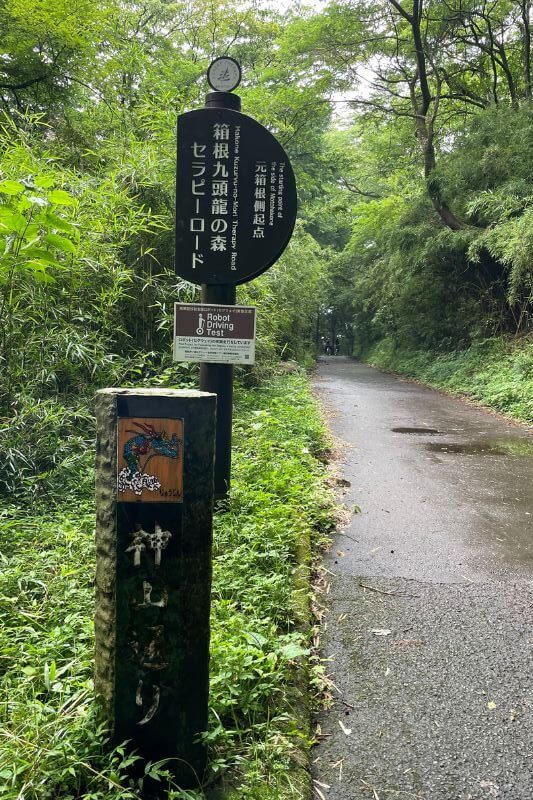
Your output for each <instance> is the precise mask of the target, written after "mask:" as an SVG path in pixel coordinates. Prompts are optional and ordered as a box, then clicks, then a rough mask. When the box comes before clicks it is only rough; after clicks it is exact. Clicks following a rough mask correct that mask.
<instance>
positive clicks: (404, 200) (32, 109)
mask: <svg viewBox="0 0 533 800" xmlns="http://www.w3.org/2000/svg"><path fill="white" fill-rule="evenodd" d="M282 6H284V7H285V8H286V9H287V10H286V11H281V10H280V8H281V7H282ZM530 14H531V3H530V1H529V0H490V2H489V0H475V1H474V0H384V2H378V0H342V2H335V1H333V2H330V3H328V4H320V7H318V6H317V4H316V3H315V4H312V5H310V6H309V7H306V6H305V4H301V3H296V2H294V3H291V2H289V0H287V2H286V3H285V4H283V3H281V2H272V3H264V2H261V1H260V0H245V1H244V2H236V1H235V0H220V2H216V3H214V2H212V0H176V1H175V2H174V1H173V0H144V2H142V3H138V2H134V0H103V2H100V3H94V2H90V1H89V0H76V2H74V0H6V2H4V3H1V4H0V30H1V31H2V52H1V53H0V451H1V452H2V458H1V459H0V495H1V496H2V497H3V498H4V499H6V498H9V500H8V501H6V505H5V508H4V509H3V510H2V512H1V518H0V520H1V526H2V540H1V541H2V546H1V558H2V562H3V565H4V566H5V570H3V574H2V577H1V580H2V582H3V583H2V589H1V593H0V594H1V596H0V602H1V603H2V605H3V607H4V610H5V614H4V617H5V620H6V623H5V627H4V629H3V632H2V633H1V634H0V635H1V636H2V637H4V638H3V639H2V642H1V648H0V657H1V660H2V661H1V668H2V675H3V679H2V680H3V681H4V683H3V684H2V688H3V691H4V692H5V698H6V699H5V702H3V704H2V705H1V707H0V711H1V715H2V718H1V721H2V725H3V728H2V731H3V733H2V735H3V737H4V739H3V742H2V750H3V753H4V754H5V758H4V761H3V762H2V765H1V768H0V782H3V783H1V784H0V785H2V791H3V793H4V794H6V796H7V797H13V798H21V800H22V797H35V798H43V800H44V798H46V797H47V796H50V797H58V796H61V797H64V798H65V800H66V798H68V797H85V798H86V800H89V798H92V800H103V798H105V797H120V796H123V797H127V796H128V791H129V789H124V788H121V787H123V786H124V785H125V778H124V769H125V767H126V766H127V758H126V757H125V756H124V753H123V752H118V751H117V752H116V753H115V754H114V755H113V757H112V763H111V762H110V761H109V759H108V758H107V757H106V756H103V755H102V747H103V741H104V738H105V733H104V732H103V731H102V730H100V729H98V728H95V723H94V720H93V718H92V716H91V715H92V713H93V712H92V711H91V708H92V706H91V697H92V695H91V692H92V685H91V680H90V669H91V666H90V655H89V653H90V645H91V637H92V629H91V624H90V614H89V613H86V612H87V609H88V608H89V605H90V586H89V584H88V583H87V580H88V576H90V575H91V574H92V573H91V570H90V569H88V568H87V565H88V564H90V563H91V560H92V558H93V554H92V545H91V541H90V540H91V535H90V534H91V529H92V521H91V520H92V510H91V506H90V503H91V501H90V499H89V498H91V496H92V464H91V462H92V447H93V445H92V440H93V434H94V430H93V420H92V413H91V410H92V397H93V395H94V391H95V390H96V389H97V388H99V387H101V386H104V385H112V384H121V385H132V384H133V385H135V384H137V383H142V384H150V385H158V384H162V385H172V386H195V385H196V383H197V372H196V367H195V366H191V365H187V364H173V362H172V360H171V325H172V304H173V302H174V301H176V300H191V299H193V298H196V297H197V296H198V295H197V292H198V290H197V288H196V287H194V286H192V285H191V284H187V283H185V282H184V281H181V280H180V279H179V278H177V277H176V275H175V273H174V269H173V263H174V253H173V213H174V212H173V209H174V172H175V149H176V142H175V130H176V116H177V114H178V113H180V112H182V111H185V110H189V109H192V108H195V107H198V106H200V105H202V103H203V96H204V93H205V92H206V90H207V85H206V81H205V70H206V68H207V66H208V64H209V62H210V61H211V59H212V58H214V57H215V56H219V55H221V54H224V53H229V54H230V55H232V56H233V57H235V58H237V59H238V60H239V61H240V62H241V63H242V65H243V71H244V82H243V85H242V87H240V89H239V94H240V95H241V96H242V100H243V108H244V110H245V111H246V112H248V113H249V114H251V115H253V116H255V117H256V118H257V119H258V120H260V121H261V122H263V123H264V124H266V125H268V126H269V128H270V129H271V130H272V131H273V132H274V133H275V134H276V136H277V137H278V138H279V139H280V141H281V142H282V144H283V145H284V146H285V148H286V149H287V151H288V153H289V156H290V158H291V160H292V162H293V164H294V167H295V171H296V176H297V182H298V189H299V220H298V223H297V226H296V230H295V235H294V237H293V239H292V242H291V244H290V246H289V248H288V249H287V251H286V253H285V254H284V256H283V258H282V259H281V260H280V261H279V263H277V264H276V265H275V266H274V267H273V268H272V269H271V270H269V271H268V272H267V273H266V274H264V275H263V276H262V277H261V278H260V279H258V280H257V281H254V282H252V283H250V284H248V285H246V286H243V287H240V288H239V294H238V299H239V300H241V301H243V302H250V303H253V304H255V305H257V306H258V313H259V326H258V329H259V340H258V348H257V349H258V354H259V359H258V364H257V365H256V367H255V368H254V369H253V370H247V371H243V372H241V373H240V374H239V379H240V381H241V385H242V386H245V387H248V389H250V388H252V389H253V391H252V399H250V397H246V396H245V395H244V394H243V395H242V396H241V400H240V402H241V412H240V417H239V421H238V424H237V430H238V434H239V443H240V448H241V450H240V452H241V456H240V460H238V462H237V469H238V479H237V482H236V484H235V490H234V494H233V498H232V504H231V506H230V510H229V512H227V513H226V514H222V515H221V516H220V517H219V519H218V531H217V535H218V540H217V542H218V544H217V547H218V550H217V584H216V593H215V595H216V623H215V632H214V648H215V649H214V663H215V671H214V679H213V697H214V711H213V717H212V724H211V728H210V732H209V734H208V735H209V738H210V744H211V747H212V752H213V754H214V761H213V765H212V767H213V770H214V771H215V772H216V771H218V772H225V771H226V768H227V767H228V766H231V767H232V768H235V767H238V768H239V770H240V773H241V777H240V780H241V787H240V789H239V790H238V791H239V794H238V796H239V797H250V798H253V797H257V798H261V800H265V798H267V797H270V796H272V797H273V798H274V797H276V798H278V797H282V796H283V793H286V794H290V793H291V792H292V789H291V788H290V786H289V785H288V782H287V780H288V779H287V773H286V772H285V767H286V764H287V758H288V754H289V753H290V751H291V749H292V742H293V741H296V740H297V739H298V737H299V736H300V734H301V732H300V731H297V730H296V729H295V728H294V726H293V725H292V723H291V720H290V718H289V716H287V715H286V714H285V713H284V712H283V713H281V714H279V715H277V714H276V711H275V707H276V704H277V702H278V700H279V698H280V696H281V695H283V694H284V692H285V688H286V686H287V681H288V677H289V675H290V674H291V670H292V669H293V664H292V661H293V657H296V656H297V654H298V653H299V652H301V651H302V640H301V637H300V636H299V634H298V633H297V632H296V631H295V629H294V618H293V616H291V611H290V604H291V602H292V599H293V598H292V599H291V586H292V584H291V581H290V578H291V575H292V572H291V571H292V570H293V568H294V559H295V549H296V547H297V543H298V539H299V537H300V536H302V535H303V536H306V535H308V533H309V530H310V528H313V526H318V527H321V526H323V525H324V524H326V521H327V518H328V513H327V512H324V509H323V507H322V505H321V503H319V504H318V506H317V504H316V502H315V494H314V493H315V492H316V491H318V489H317V474H318V473H317V468H316V465H315V462H314V461H313V459H312V458H311V455H310V453H309V452H308V451H311V453H312V452H314V451H316V450H317V449H318V448H319V447H320V446H321V445H320V432H319V430H318V428H317V427H316V424H315V422H314V421H313V413H314V412H313V410H312V406H310V405H309V401H308V399H307V398H306V397H305V393H304V392H303V389H302V386H301V383H300V382H299V380H298V379H296V378H295V379H293V380H292V382H291V381H289V382H288V383H287V382H285V383H284V384H283V385H282V387H281V388H279V386H278V385H276V386H275V387H270V388H269V389H268V390H263V389H261V388H260V387H261V386H262V385H264V381H265V380H266V381H268V380H269V379H270V378H271V377H272V374H273V372H274V371H275V365H276V363H277V362H278V360H279V359H280V358H296V359H298V360H304V359H305V357H306V355H307V354H308V352H309V350H310V349H311V348H312V347H316V348H319V347H320V342H321V339H322V338H325V337H330V338H332V337H335V336H337V335H340V336H341V337H342V340H341V341H342V344H341V350H343V351H344V352H347V353H353V352H355V353H362V354H363V355H368V354H370V357H372V358H373V359H374V360H375V361H376V362H377V363H379V364H380V365H382V366H385V367H388V368H392V369H399V370H402V371H403V372H405V373H407V374H410V375H417V376H422V377H423V378H424V379H425V380H428V381H430V382H433V383H434V384H435V385H439V386H445V387H448V388H452V389H455V390H460V391H468V392H469V393H470V394H471V395H472V396H473V397H475V398H476V399H478V400H482V401H483V402H490V403H492V404H494V405H496V406H498V407H500V408H503V409H504V410H506V411H509V412H510V413H513V414H515V415H516V416H519V417H521V418H523V419H530V418H531V414H532V413H533V411H532V409H531V394H530V392H531V376H532V374H533V372H532V370H533V366H532V364H533V361H532V355H531V346H530V345H528V344H527V341H526V338H527V337H528V336H530V335H531V330H532V326H533V321H532V314H533V259H532V256H531V253H532V248H533V233H532V230H533V227H532V223H533V193H532V191H531V185H532V179H533V158H532V151H533V137H532V134H531V131H532V129H533V126H532V123H533V99H532V94H533V89H532V76H531V69H532V67H531V19H530ZM495 336H496V337H497V338H494V337H495ZM510 337H514V338H515V341H514V342H513V343H510V341H509V339H510ZM486 340H489V341H486ZM467 348H469V349H467ZM460 351H466V352H460ZM262 382H263V383H262ZM263 391H265V392H266V393H265V394H263ZM250 442H253V445H252V444H250ZM273 454H275V458H273V457H272V456H273ZM73 508H76V509H77V511H76V513H75V514H74V512H73ZM267 511H268V518H267ZM28 515H29V516H28ZM324 515H325V516H324ZM266 534H268V535H266ZM266 538H267V539H268V542H269V546H268V549H265V547H264V542H265V539H266ZM28 558H31V560H32V565H31V569H28V568H27V562H28ZM80 564H83V568H80ZM222 572H223V573H224V579H223V580H222V578H221V575H222ZM223 641H224V646H223V645H222V642H223ZM227 642H229V645H228V646H227V649H226V644H227ZM285 699H286V698H285ZM149 769H152V767H149ZM153 769H154V770H155V771H157V769H158V768H157V767H153ZM23 786H24V787H26V789H25V790H24V791H23V790H22V789H21V787H23ZM288 786H289V788H287V787H288ZM265 787H267V788H265ZM229 791H231V789H230V790H229ZM47 793H48V794H47ZM121 793H122V794H121ZM293 794H296V796H297V790H295V792H293Z"/></svg>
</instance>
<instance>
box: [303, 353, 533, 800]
mask: <svg viewBox="0 0 533 800" xmlns="http://www.w3.org/2000/svg"><path fill="white" fill-rule="evenodd" d="M316 385H317V388H318V389H319V391H320V392H321V394H322V397H323V400H324V402H325V404H326V407H327V408H328V409H329V411H330V415H331V428H332V431H333V433H334V435H335V436H336V437H338V439H339V440H340V442H341V453H342V456H341V459H342V464H341V467H342V472H343V477H344V479H345V480H346V481H348V482H349V484H350V486H349V487H347V488H346V491H345V494H344V496H343V501H344V503H345V504H346V505H347V506H348V507H349V508H351V509H353V508H354V506H355V505H356V504H357V505H358V506H360V507H361V513H357V514H354V515H353V517H352V519H351V522H350V524H349V525H348V527H347V528H345V529H344V530H342V531H340V532H339V533H338V535H337V537H336V539H335V542H334V544H333V547H332V549H331V552H330V553H329V554H328V556H327V557H326V561H325V565H326V568H327V570H328V572H327V573H326V575H327V581H328V583H329V591H328V594H327V596H326V606H327V608H328V611H327V613H326V616H325V624H324V630H323V632H322V644H323V646H324V649H325V653H326V655H327V657H328V658H329V659H330V664H329V672H330V675H331V677H332V680H333V682H334V684H335V686H336V690H335V691H334V696H335V703H334V705H333V707H332V709H331V710H330V711H329V712H325V713H323V714H321V716H320V718H319V719H318V723H319V725H320V728H321V732H322V737H321V738H320V743H319V744H318V745H317V747H315V749H314V750H313V759H314V767H313V769H314V778H315V786H316V795H315V796H316V797H317V798H322V797H324V798H327V800H367V799H368V800H390V798H395V799H396V798H398V799H399V800H408V798H423V800H481V799H482V798H483V799H485V798H502V799H505V800H533V657H532V655H533V652H532V651H533V439H532V438H531V436H530V435H528V432H527V431H526V430H524V429H523V428H519V427H517V426H514V425H512V424H510V423H507V422H505V421H502V420H501V419H499V418H496V417H495V416H493V415H491V414H489V413H487V412H484V411H480V410H477V409H474V408H471V407H470V406H468V405H467V404H465V403H463V402H461V401H459V400H455V399H451V398H448V397H445V396H442V395H440V394H438V393H437V392H433V391H431V390H428V389H424V388H421V387H419V386H417V385H415V384H411V383H408V382H405V381H401V380H397V379H395V378H393V377H390V376H388V375H384V374H382V373H380V372H377V371H376V370H373V369H371V368H369V367H366V366H364V365H360V364H357V363H355V362H352V361H349V360H347V359H342V358H338V357H337V358H329V359H326V360H323V361H322V362H321V363H320V364H319V369H318V374H317V378H316Z"/></svg>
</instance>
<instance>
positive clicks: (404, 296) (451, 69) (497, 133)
mask: <svg viewBox="0 0 533 800" xmlns="http://www.w3.org/2000/svg"><path fill="white" fill-rule="evenodd" d="M530 29H531V20H530V3H529V2H522V1H521V0H516V1H515V2H513V1H510V0H509V1H508V0H505V1H501V2H500V1H499V0H496V2H490V3H488V2H484V1H482V0H480V1H479V2H475V3H469V2H463V0H447V1H446V2H441V0H409V2H407V0H402V2H397V1H396V0H388V2H385V3H375V2H372V0H357V1H356V2H355V1H354V2H343V3H338V4H335V3H332V4H330V5H329V6H328V7H327V8H326V10H325V11H324V13H323V14H320V15H317V16H316V17H315V18H314V19H313V20H312V21H309V22H307V21H303V22H301V23H300V31H301V35H302V39H301V41H302V43H303V45H302V46H304V47H307V52H308V55H309V58H312V59H313V61H314V63H318V64H321V65H322V66H323V68H328V69H329V70H331V72H332V74H334V75H335V78H336V80H337V81H338V82H339V85H340V86H342V87H343V88H344V91H345V97H346V98H349V99H350V103H349V105H350V107H351V108H352V109H354V110H355V116H352V117H351V118H346V119H345V122H346V124H345V126H344V127H345V129H344V130H342V131H341V130H337V131H332V133H331V134H330V137H329V146H330V148H331V150H332V153H335V154H336V156H337V157H336V159H335V161H334V162H333V163H335V164H336V179H335V180H333V181H331V183H330V186H329V187H328V191H327V193H326V196H325V197H324V198H323V199H322V204H323V209H324V212H325V213H327V214H328V215H330V214H331V213H332V212H333V213H335V214H336V218H337V225H338V231H337V232H338V238H337V242H336V254H337V255H336V257H335V258H334V259H333V261H332V263H331V268H330V273H331V275H330V278H331V279H330V287H331V288H330V292H329V299H328V302H327V304H326V305H327V310H328V312H329V317H330V319H331V322H332V328H333V330H334V332H337V333H339V332H343V333H344V334H345V335H347V337H348V343H349V349H351V345H352V342H355V343H356V344H357V346H358V351H359V352H361V351H362V352H365V351H366V349H367V348H368V347H369V346H371V345H372V344H373V343H375V342H376V341H378V340H381V339H383V338H387V339H389V340H390V341H391V342H392V343H393V344H394V345H396V346H401V347H403V348H406V347H411V348H425V349H440V350H442V349H445V350H446V349H455V348H461V347H465V346H468V345H469V344H470V343H471V342H472V341H474V340H479V339H482V338H485V337H487V336H491V335H494V334H498V333H506V334H513V335H514V334H517V333H518V334H527V333H528V332H529V331H531V327H532V325H533V321H532V312H533V307H532V303H533V261H532V258H531V252H532V247H531V245H532V242H531V209H532V195H531V190H530V186H531V178H532V174H531V170H532V163H533V161H532V158H531V148H532V138H531V123H532V115H533V106H532V100H531V53H530V49H531V41H530ZM343 234H344V235H345V237H346V242H345V243H343V242H342V235H343Z"/></svg>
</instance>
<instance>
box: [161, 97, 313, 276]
mask: <svg viewBox="0 0 533 800" xmlns="http://www.w3.org/2000/svg"><path fill="white" fill-rule="evenodd" d="M296 206H297V198H296V183H295V180H294V173H293V171H292V167H291V164H290V162H289V159H288V157H287V154H286V153H285V151H284V150H283V148H282V146H281V145H280V143H279V142H278V141H277V139H276V138H275V137H274V136H273V135H272V134H271V133H270V131H268V130H267V129H266V128H265V127H263V125H261V124H260V123H259V122H257V121H256V120H255V119H252V117H249V116H247V115H246V114H241V113H240V112H239V111H233V110H231V109H227V108H201V109H198V110H196V111H190V112H189V113H187V114H181V115H180V117H179V118H178V175H177V189H176V272H177V273H178V275H180V276H181V277H182V278H185V280H188V281H191V283H198V284H202V283H207V284H238V283H245V282H246V281H249V280H252V278H255V277H257V276H258V275H260V274H261V273H262V272H264V271H265V270H266V269H268V268H269V267H270V266H272V264H274V262H275V261H277V260H278V258H279V257H280V256H281V254H282V253H283V251H284V250H285V248H286V247H287V245H288V243H289V240H290V238H291V235H292V231H293V229H294V223H295V221H296Z"/></svg>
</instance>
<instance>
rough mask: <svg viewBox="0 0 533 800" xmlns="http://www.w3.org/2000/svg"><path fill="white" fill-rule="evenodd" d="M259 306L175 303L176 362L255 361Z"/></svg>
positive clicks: (216, 362)
mask: <svg viewBox="0 0 533 800" xmlns="http://www.w3.org/2000/svg"><path fill="white" fill-rule="evenodd" d="M255 311H256V310H255V308H253V307H252V306H221V305H215V304H209V303H175V304H174V361H192V362H203V363H210V364H254V363H255V323H256V315H255Z"/></svg>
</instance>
